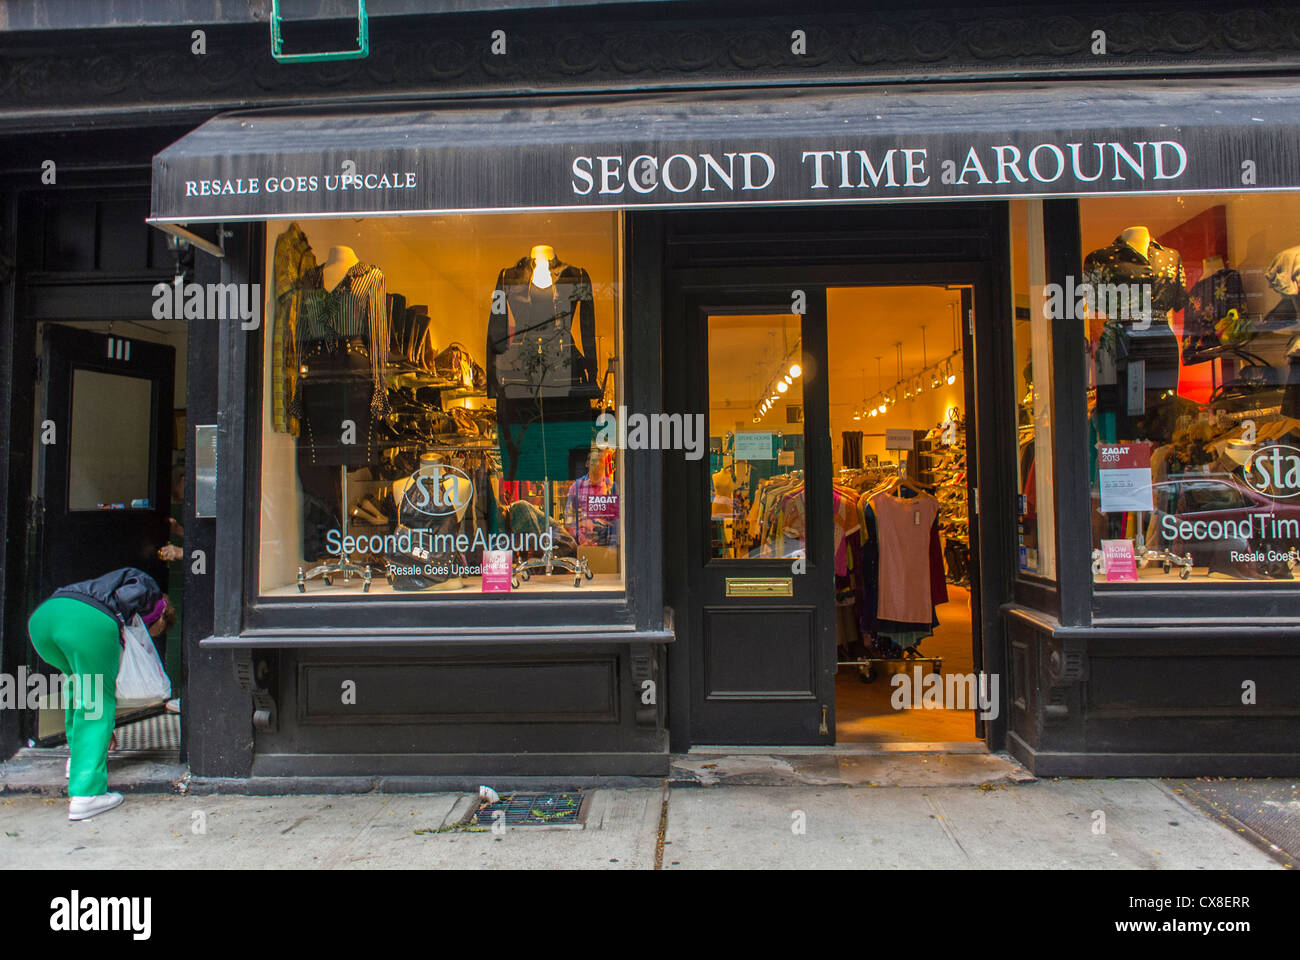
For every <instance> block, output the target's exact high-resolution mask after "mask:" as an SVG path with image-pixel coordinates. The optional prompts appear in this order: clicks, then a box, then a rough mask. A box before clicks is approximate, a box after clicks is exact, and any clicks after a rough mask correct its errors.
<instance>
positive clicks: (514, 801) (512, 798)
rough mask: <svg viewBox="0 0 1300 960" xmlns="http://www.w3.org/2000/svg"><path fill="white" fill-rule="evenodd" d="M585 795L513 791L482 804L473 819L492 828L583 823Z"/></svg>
mask: <svg viewBox="0 0 1300 960" xmlns="http://www.w3.org/2000/svg"><path fill="white" fill-rule="evenodd" d="M584 800H585V797H584V796H583V795H582V794H581V793H514V794H508V795H507V796H504V797H502V798H501V799H500V800H498V801H497V802H496V803H487V804H484V805H483V806H481V807H479V809H478V812H477V813H475V814H474V816H473V818H472V819H471V822H472V823H474V824H475V825H478V826H483V827H490V826H492V825H493V824H495V823H505V825H506V826H510V827H543V826H555V825H557V824H580V823H582V809H583V801H584Z"/></svg>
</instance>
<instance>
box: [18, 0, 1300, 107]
mask: <svg viewBox="0 0 1300 960" xmlns="http://www.w3.org/2000/svg"><path fill="white" fill-rule="evenodd" d="M972 9H973V8H970V7H965V8H959V9H955V10H949V11H944V10H933V9H925V10H916V11H905V12H893V13H877V12H870V13H869V14H864V15H863V16H862V17H850V16H846V15H842V14H836V15H833V16H816V15H811V14H810V15H809V16H807V17H798V16H789V17H780V18H776V17H768V18H762V19H745V20H741V19H737V18H732V19H722V18H715V19H708V20H690V21H687V20H667V19H665V20H659V21H656V20H650V19H626V18H624V19H619V20H610V19H606V20H605V21H601V20H598V19H595V17H596V15H597V11H595V10H594V9H592V10H590V11H574V10H565V11H561V12H559V13H557V12H555V11H550V12H548V13H546V14H540V13H521V14H517V15H513V16H511V17H510V18H507V19H506V20H505V21H504V23H502V22H500V21H502V18H501V17H500V16H497V17H493V18H491V19H487V18H456V19H455V20H454V21H447V20H445V19H443V20H438V19H435V18H410V19H401V20H385V21H380V22H377V23H376V24H374V25H373V26H372V33H371V41H372V42H371V55H370V57H369V59H367V60H362V61H355V60H354V61H345V62H340V63H333V64H330V63H322V64H297V65H281V64H278V63H276V62H275V61H274V60H272V58H271V56H270V52H269V40H268V37H267V35H266V31H265V29H263V28H261V27H251V26H250V27H212V28H210V29H209V30H208V35H207V50H208V52H207V53H206V54H205V55H202V56H196V55H194V54H192V53H190V40H189V35H190V34H189V28H178V29H173V30H138V31H132V32H130V33H129V34H128V32H127V31H125V30H115V31H113V32H112V33H111V35H108V36H106V35H105V33H104V32H100V33H91V34H88V33H81V34H75V35H72V36H69V35H66V34H64V35H60V36H58V37H53V36H52V35H32V34H29V35H25V36H24V37H23V40H22V43H21V44H19V43H17V42H16V41H15V40H14V39H13V38H12V37H11V38H8V39H7V40H6V38H3V37H0V104H3V105H4V106H3V107H0V128H4V129H9V130H20V129H24V130H33V129H41V128H45V129H52V128H57V127H64V128H66V127H68V126H71V125H74V117H75V116H76V115H77V114H80V115H82V116H83V117H86V118H90V117H92V116H93V117H94V118H95V120H96V122H98V123H107V124H111V125H119V126H120V125H124V124H131V123H138V122H142V121H144V122H148V121H149V120H150V118H157V117H159V116H160V115H168V114H171V115H175V114H177V113H181V114H184V113H189V112H195V111H197V112H202V113H211V112H214V111H219V110H226V109H235V108H238V107H242V106H262V105H265V106H270V105H283V104H295V103H302V102H304V101H306V100H308V99H310V100H312V101H318V102H319V101H322V100H332V99H356V98H402V97H412V98H417V97H418V98H427V97H465V96H485V95H507V96H513V95H519V94H524V93H534V92H549V93H561V92H593V91H615V90H650V89H672V88H678V87H718V86H744V87H752V86H762V85H769V84H796V83H801V84H818V83H848V82H857V83H863V82H866V83H873V82H874V83H885V82H929V81H945V80H948V81H952V80H963V79H1008V80H1009V79H1026V78H1035V79H1046V78H1061V77H1073V78H1087V77H1092V76H1096V77H1100V76H1107V75H1109V76H1115V75H1120V76H1123V75H1135V76H1136V75H1152V76H1159V77H1171V76H1179V75H1184V74H1198V75H1215V74H1229V73H1243V72H1245V73H1248V72H1259V71H1273V72H1278V71H1282V72H1287V71H1297V70H1300V7H1295V6H1291V5H1284V4H1281V3H1275V4H1272V5H1269V6H1265V7H1259V8H1255V9H1246V8H1243V7H1238V6H1223V7H1206V6H1197V7H1187V6H1186V5H1172V4H1159V5H1149V6H1147V5H1142V6H1137V5H1133V4H1124V5H1116V4H1102V5H1097V6H1093V7H1090V8H1089V9H1088V11H1087V12H1086V13H1079V12H1077V10H1076V8H1050V9H1048V10H1046V11H1032V10H1024V9H1016V8H987V9H985V10H984V11H982V12H981V13H980V14H978V15H976V14H973V13H972ZM1063 10H1064V11H1066V12H1062V11H1063ZM584 14H585V16H584ZM638 15H639V16H643V17H644V16H645V14H644V13H638ZM503 27H504V28H506V29H507V50H508V53H507V55H505V56H494V55H492V54H491V53H490V52H489V44H490V37H491V31H492V30H493V29H499V28H503ZM795 29H801V30H804V31H805V32H806V35H807V51H808V52H807V54H806V55H798V54H795V53H793V52H792V51H791V31H793V30H795ZM1098 30H1100V31H1104V33H1105V41H1106V50H1107V53H1106V54H1105V55H1104V56H1099V55H1095V54H1093V53H1092V52H1091V51H1092V47H1093V44H1094V31H1098ZM110 41H111V43H112V46H111V47H108V46H106V44H107V43H108V42H110ZM124 41H128V42H124Z"/></svg>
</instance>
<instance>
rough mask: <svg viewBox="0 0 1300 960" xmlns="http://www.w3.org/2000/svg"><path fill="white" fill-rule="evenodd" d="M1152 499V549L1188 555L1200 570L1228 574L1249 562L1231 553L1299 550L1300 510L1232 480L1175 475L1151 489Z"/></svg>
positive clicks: (1217, 476)
mask: <svg viewBox="0 0 1300 960" xmlns="http://www.w3.org/2000/svg"><path fill="white" fill-rule="evenodd" d="M1151 493H1152V500H1153V503H1154V505H1155V524H1154V529H1155V543H1153V544H1150V546H1152V547H1155V548H1157V549H1159V548H1161V547H1167V548H1168V549H1169V550H1171V551H1173V552H1174V553H1179V554H1182V553H1190V554H1191V555H1192V561H1193V563H1194V564H1195V565H1196V566H1198V567H1205V566H1208V567H1210V568H1211V569H1212V570H1213V569H1219V570H1223V571H1224V572H1229V571H1231V570H1233V569H1234V568H1235V569H1237V570H1240V567H1241V564H1242V563H1243V562H1245V561H1242V560H1241V559H1240V558H1233V557H1232V556H1230V554H1231V553H1237V554H1243V553H1258V552H1260V551H1264V553H1265V554H1267V552H1268V551H1270V550H1271V551H1273V552H1274V553H1275V554H1276V553H1282V554H1285V553H1290V552H1292V551H1295V550H1298V549H1300V504H1296V503H1291V502H1288V501H1284V500H1274V499H1272V498H1271V497H1268V496H1265V495H1264V494H1262V493H1260V492H1259V491H1257V490H1253V489H1251V488H1250V487H1248V486H1246V484H1244V483H1242V482H1241V481H1239V480H1238V479H1236V478H1235V477H1233V476H1232V475H1231V474H1226V473H1213V474H1205V473H1197V474H1182V475H1177V476H1173V477H1171V478H1170V479H1168V480H1161V481H1159V482H1158V483H1154V484H1152V487H1151ZM1251 565H1252V566H1253V565H1254V564H1251ZM1259 566H1260V568H1261V569H1262V567H1263V564H1260V565H1259Z"/></svg>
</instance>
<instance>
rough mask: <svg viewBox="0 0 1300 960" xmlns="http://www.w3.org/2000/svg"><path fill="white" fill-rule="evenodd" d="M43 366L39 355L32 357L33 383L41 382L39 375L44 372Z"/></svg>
mask: <svg viewBox="0 0 1300 960" xmlns="http://www.w3.org/2000/svg"><path fill="white" fill-rule="evenodd" d="M43 367H44V364H42V363H41V358H40V357H33V358H32V381H33V382H34V383H40V382H41V375H42V374H43V373H44V370H43Z"/></svg>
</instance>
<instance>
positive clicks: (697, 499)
mask: <svg viewBox="0 0 1300 960" xmlns="http://www.w3.org/2000/svg"><path fill="white" fill-rule="evenodd" d="M679 302H681V303H682V304H683V306H684V308H685V317H684V320H685V326H686V331H687V339H686V343H685V344H684V345H683V346H684V348H685V349H686V350H687V351H689V356H688V357H684V358H683V360H686V361H687V362H686V364H685V366H686V369H687V370H688V371H691V372H690V373H689V374H688V383H687V384H685V386H686V391H687V393H688V395H689V396H690V405H689V406H688V408H687V409H689V410H695V411H703V412H704V416H705V421H706V425H707V435H708V437H709V452H708V455H707V456H705V457H703V458H702V459H701V460H699V461H696V462H689V463H688V464H687V468H686V476H687V478H688V479H687V489H686V491H684V492H685V494H686V497H685V501H684V503H683V506H684V507H685V516H684V518H683V522H684V523H685V525H686V526H687V528H688V529H687V532H686V538H685V539H686V546H687V553H686V556H687V561H686V562H687V563H688V565H689V566H688V569H687V571H685V573H686V577H685V581H686V583H687V585H688V590H689V597H690V600H689V604H688V607H689V611H683V612H684V613H686V615H687V616H688V617H689V618H690V644H691V647H692V649H691V652H690V654H689V657H690V673H691V680H690V688H691V694H690V695H691V711H690V717H691V720H690V727H691V742H692V743H695V744H792V745H803V744H829V743H833V742H834V738H835V696H834V692H835V633H834V629H835V628H834V623H835V621H834V615H835V606H834V604H835V597H834V577H833V576H832V570H833V564H834V557H833V549H834V548H833V544H832V542H831V541H832V536H831V533H830V531H831V529H832V527H831V522H830V511H831V482H830V481H831V477H830V471H831V463H832V461H831V440H830V426H829V410H828V400H827V383H826V376H825V370H826V341H825V337H826V323H825V313H826V293H825V289H824V288H804V289H802V290H797V291H795V290H791V289H790V288H789V287H785V286H783V287H779V288H778V287H775V286H760V285H752V284H749V285H746V286H743V287H718V288H710V289H694V290H687V291H685V292H684V293H683V299H682V300H681V301H679Z"/></svg>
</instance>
